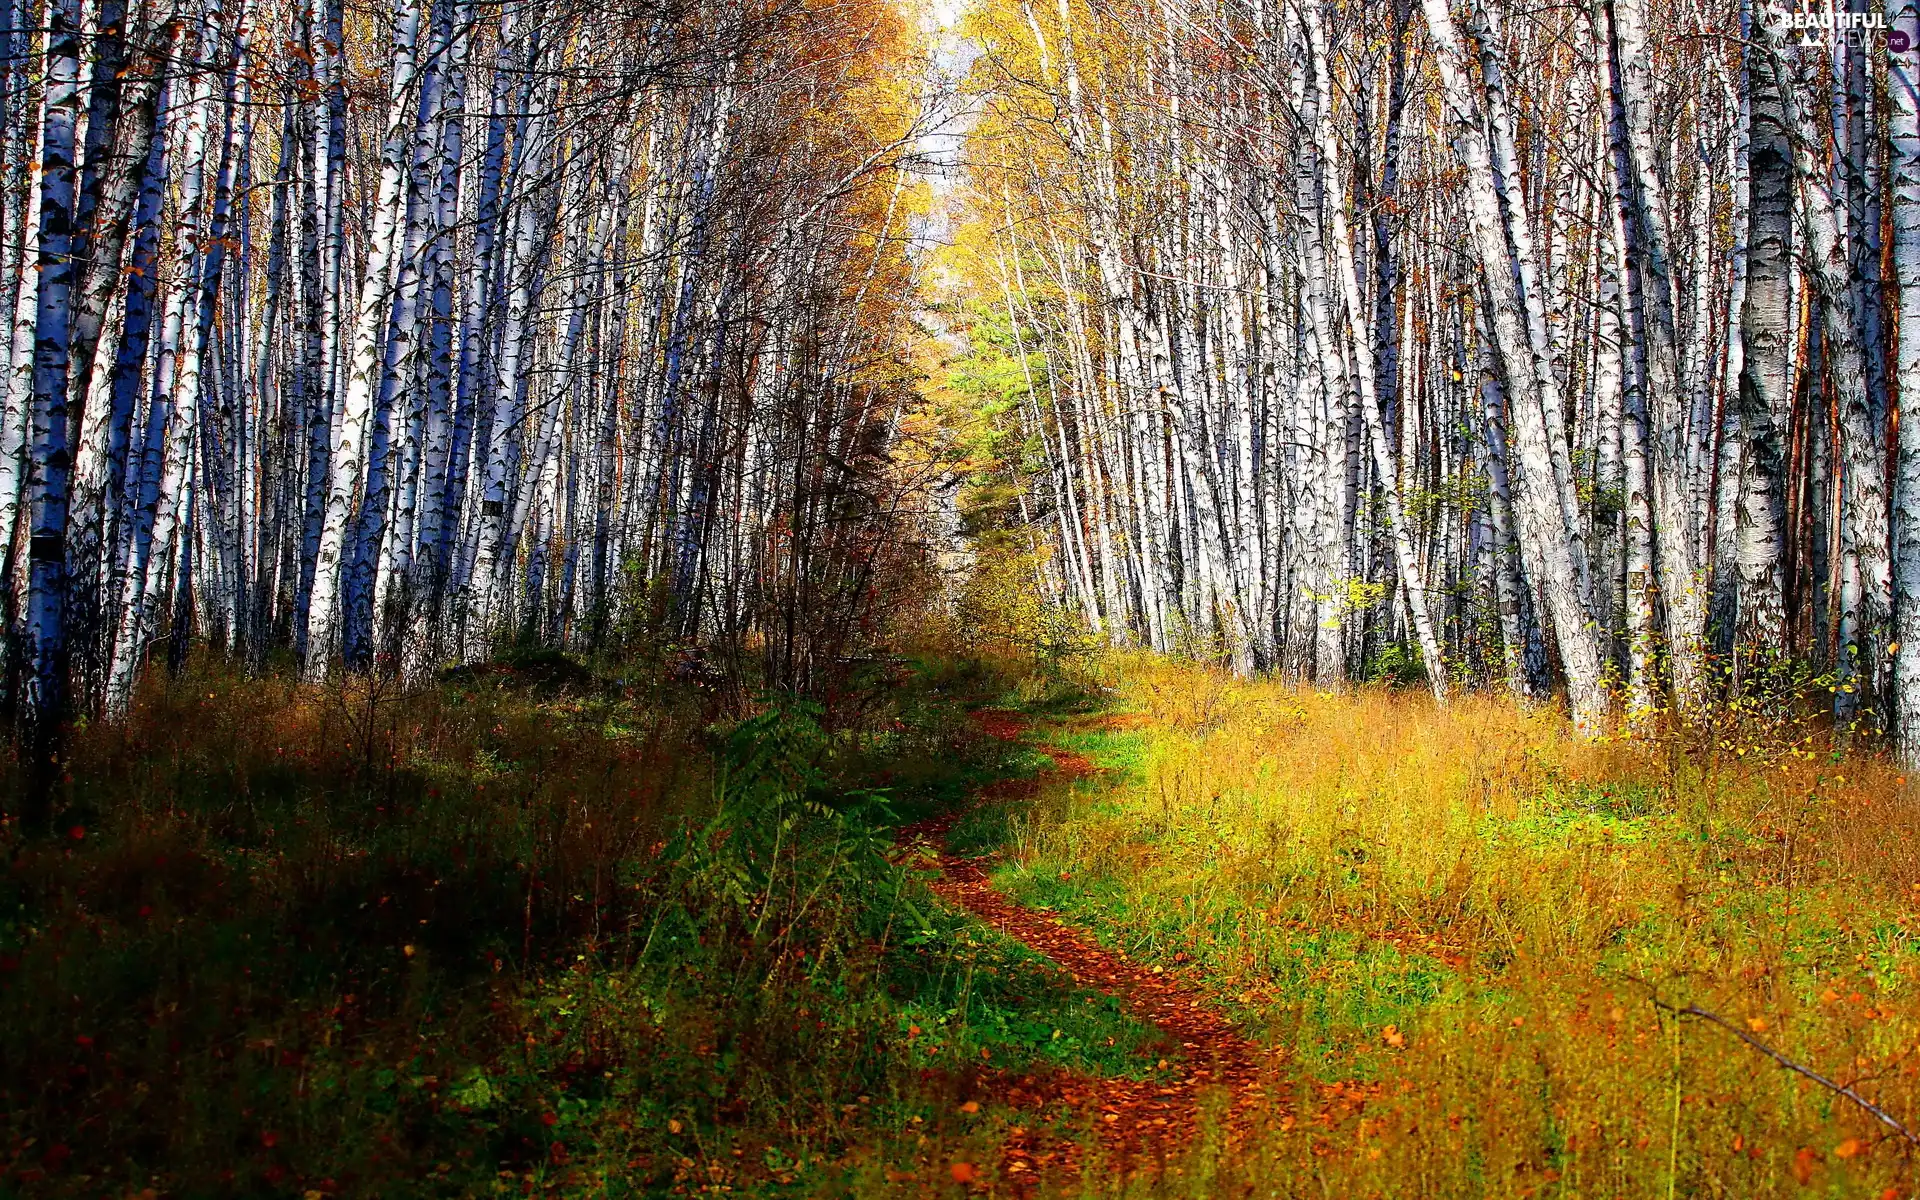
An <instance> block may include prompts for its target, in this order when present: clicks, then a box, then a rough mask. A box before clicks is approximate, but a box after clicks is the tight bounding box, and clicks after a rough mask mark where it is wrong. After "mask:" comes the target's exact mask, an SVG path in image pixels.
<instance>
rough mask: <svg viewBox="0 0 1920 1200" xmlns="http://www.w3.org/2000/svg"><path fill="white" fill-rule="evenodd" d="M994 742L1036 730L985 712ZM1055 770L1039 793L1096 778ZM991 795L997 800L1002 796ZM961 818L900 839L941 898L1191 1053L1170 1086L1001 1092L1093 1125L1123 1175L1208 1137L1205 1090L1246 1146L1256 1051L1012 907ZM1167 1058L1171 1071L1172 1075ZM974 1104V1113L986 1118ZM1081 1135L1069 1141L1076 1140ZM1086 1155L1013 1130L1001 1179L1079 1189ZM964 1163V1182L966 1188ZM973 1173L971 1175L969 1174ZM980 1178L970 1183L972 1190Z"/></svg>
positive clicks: (1077, 1084) (1187, 996) (1037, 1083)
mask: <svg viewBox="0 0 1920 1200" xmlns="http://www.w3.org/2000/svg"><path fill="white" fill-rule="evenodd" d="M975 719H976V720H977V721H978V722H979V723H980V728H981V730H982V731H983V732H985V733H987V734H988V735H990V736H993V737H998V738H1002V739H1005V740H1009V741H1011V740H1013V739H1015V738H1017V737H1019V736H1020V734H1021V732H1022V731H1023V730H1024V729H1025V721H1024V719H1023V718H1021V717H1020V715H1019V714H1017V713H1009V712H1003V711H999V710H983V711H981V712H979V713H976V714H975ZM1046 753H1047V754H1048V755H1049V756H1050V757H1052V759H1053V760H1054V767H1053V769H1052V770H1051V771H1049V772H1047V773H1046V774H1045V775H1044V776H1043V777H1042V779H1041V780H1036V781H1033V786H1034V787H1037V786H1038V785H1039V784H1040V783H1041V782H1044V781H1046V780H1048V779H1058V778H1060V777H1061V776H1067V777H1082V776H1086V775H1091V774H1093V773H1094V772H1095V771H1096V770H1097V768H1096V767H1095V766H1094V765H1093V764H1092V763H1090V762H1088V761H1087V760H1086V759H1085V758H1083V757H1081V756H1080V755H1077V754H1070V753H1068V752H1066V751H1060V750H1054V749H1050V748H1049V749H1047V750H1046ZM998 794H999V793H998V792H997V791H992V790H989V791H988V792H987V793H986V795H988V796H997V795H998ZM959 816H960V814H959V813H958V812H953V813H948V814H945V815H943V816H940V817H935V818H933V819H931V820H928V821H923V822H920V823H918V824H916V825H913V826H910V827H908V828H907V829H904V830H902V831H901V840H902V842H903V843H907V844H911V843H913V842H914V841H916V840H917V841H922V842H925V843H926V844H928V845H929V846H931V847H932V848H933V849H934V850H935V852H936V855H937V858H938V861H939V866H940V879H939V880H938V881H937V882H935V883H934V884H933V890H934V892H935V894H937V895H938V896H940V898H941V899H943V900H946V901H947V902H948V903H950V904H955V905H959V906H960V907H963V908H965V909H967V910H968V911H970V912H972V913H973V914H974V915H975V916H976V917H978V918H979V919H980V920H981V921H982V922H983V923H985V924H987V925H989V926H991V927H992V928H993V929H995V930H996V931H998V932H1000V933H1003V934H1005V935H1007V936H1008V937H1011V938H1014V939H1015V940H1017V941H1020V942H1022V943H1024V944H1026V945H1027V946H1028V947H1029V948H1030V949H1033V950H1035V951H1038V952H1039V953H1041V954H1043V955H1045V956H1046V957H1048V958H1050V959H1052V960H1053V962H1054V963H1055V964H1056V965H1057V966H1059V967H1060V968H1061V969H1062V970H1064V971H1065V972H1067V974H1068V975H1069V976H1070V977H1071V978H1072V980H1073V982H1075V983H1077V984H1080V985H1082V986H1086V987H1092V988H1097V989H1098V990H1100V991H1102V992H1105V993H1106V994H1107V995H1109V996H1114V997H1117V998H1118V999H1119V1000H1120V1002H1121V1004H1122V1005H1123V1006H1124V1007H1125V1008H1126V1009H1127V1011H1128V1012H1130V1013H1131V1014H1132V1015H1133V1016H1134V1017H1136V1018H1138V1019H1140V1020H1142V1021H1145V1022H1148V1023H1150V1024H1152V1025H1154V1026H1157V1027H1158V1028H1159V1029H1161V1030H1162V1031H1163V1032H1165V1033H1166V1035H1167V1036H1168V1038H1169V1039H1171V1040H1172V1041H1173V1042H1174V1043H1175V1044H1177V1045H1178V1046H1180V1047H1181V1050H1182V1052H1183V1053H1182V1054H1181V1055H1180V1056H1179V1057H1180V1058H1181V1059H1182V1060H1183V1061H1182V1063H1180V1064H1176V1066H1178V1067H1179V1069H1180V1073H1179V1075H1178V1076H1177V1077H1176V1078H1174V1079H1173V1080H1171V1081H1167V1082H1161V1081H1152V1080H1132V1079H1094V1078H1088V1077H1085V1076H1079V1075H1073V1074H1069V1073H1066V1072H1060V1073H1058V1074H1056V1075H1053V1076H1050V1077H1046V1078H1035V1077H1031V1076H1030V1077H1025V1078H1022V1079H1019V1080H1014V1081H1008V1082H1007V1083H1006V1085H1005V1086H1003V1087H1002V1088H1001V1089H1000V1092H1001V1095H1002V1096H1003V1098H1004V1099H1005V1100H1006V1101H1007V1102H1008V1103H1009V1104H1011V1105H1013V1106H1014V1107H1015V1108H1017V1109H1038V1110H1041V1111H1043V1112H1051V1113H1053V1114H1056V1116H1070V1115H1072V1114H1084V1115H1085V1116H1087V1117H1091V1116H1092V1114H1096V1113H1097V1114H1099V1115H1098V1117H1097V1118H1094V1126H1095V1129H1096V1130H1097V1132H1098V1136H1099V1140H1100V1144H1101V1146H1102V1148H1103V1149H1104V1150H1105V1151H1106V1152H1107V1154H1108V1155H1109V1156H1110V1158H1111V1160H1112V1163H1113V1166H1114V1168H1115V1169H1116V1170H1118V1171H1120V1172H1121V1173H1122V1174H1133V1173H1135V1172H1136V1171H1138V1170H1142V1169H1144V1170H1148V1171H1152V1170H1157V1169H1158V1166H1159V1165H1161V1164H1164V1163H1165V1161H1166V1159H1167V1157H1168V1156H1169V1155H1171V1154H1173V1153H1175V1152H1176V1151H1177V1150H1178V1149H1179V1148H1180V1147H1182V1146H1184V1145H1185V1144H1186V1143H1187V1142H1188V1141H1190V1140H1191V1139H1192V1138H1193V1137H1194V1136H1195V1134H1197V1133H1198V1131H1199V1099H1200V1094H1201V1092H1202V1091H1203V1090H1205V1089H1211V1088H1225V1089H1227V1091H1228V1093H1229V1100H1228V1113H1227V1121H1228V1126H1229V1137H1231V1138H1238V1137H1241V1136H1244V1133H1245V1130H1246V1128H1247V1126H1248V1125H1249V1123H1250V1122H1249V1119H1248V1118H1249V1116H1250V1113H1251V1110H1252V1109H1253V1108H1254V1107H1255V1106H1256V1105H1260V1104H1261V1103H1262V1101H1263V1099H1264V1096H1263V1088H1262V1085H1261V1082H1260V1072H1259V1067H1258V1058H1259V1054H1258V1052H1257V1051H1256V1049H1255V1047H1254V1046H1253V1044H1252V1043H1251V1042H1249V1041H1248V1040H1247V1039H1246V1037H1245V1036H1244V1035H1243V1034H1241V1033H1240V1031H1239V1030H1238V1029H1236V1028H1235V1027H1234V1026H1233V1025H1232V1024H1231V1023H1230V1022H1228V1021H1227V1020H1226V1018H1224V1017H1223V1016H1221V1015H1220V1014H1219V1013H1217V1012H1216V1011H1214V1009H1213V1008H1212V1006H1211V1005H1210V1003H1209V1002H1208V998H1207V996H1206V995H1205V993H1203V992H1202V991H1201V990H1200V989H1198V988H1197V987H1195V986H1194V985H1193V984H1192V983H1190V982H1188V981H1186V980H1184V979H1182V978H1181V976H1180V974H1179V973H1178V972H1168V971H1167V970H1166V968H1165V967H1163V966H1158V965H1156V966H1154V967H1152V968H1147V967H1143V966H1140V965H1139V964H1137V963H1133V962H1130V961H1128V960H1126V959H1124V958H1122V957H1120V956H1119V955H1116V954H1114V953H1112V952H1111V951H1108V950H1107V949H1105V948H1104V947H1102V946H1100V945H1099V944H1098V943H1096V942H1094V941H1093V939H1092V938H1090V937H1089V936H1087V935H1086V934H1085V933H1083V932H1081V931H1080V930H1078V929H1075V928H1073V927H1071V926H1069V925H1067V924H1065V923H1064V922H1063V921H1062V919H1061V918H1059V917H1056V916H1053V915H1051V914H1047V913H1040V912H1035V911H1034V910H1032V909H1029V908H1026V907H1024V906H1022V905H1020V904H1017V903H1015V902H1014V901H1012V900H1010V899H1008V898H1007V897H1006V896H1004V895H1002V894H1001V893H1000V892H999V891H998V890H996V889H995V888H994V887H993V885H992V884H991V883H990V882H989V881H988V878H987V871H986V866H987V865H988V864H987V863H986V862H985V861H984V860H980V859H968V858H962V857H960V856H958V855H954V854H951V853H949V852H948V851H947V850H946V838H947V834H948V833H949V832H950V831H951V829H952V828H953V825H954V823H955V821H956V820H958V818H959ZM1167 1065H1168V1064H1167V1060H1165V1059H1162V1060H1161V1062H1160V1066H1161V1067H1162V1068H1165V1067H1167ZM977 1108H978V1105H977V1104H972V1103H971V1102H969V1105H968V1106H963V1111H972V1110H974V1109H977ZM1072 1132H1073V1131H1072V1130H1071V1129H1070V1128H1062V1129H1061V1130H1060V1133H1061V1134H1063V1135H1070V1134H1071V1133H1072ZM1078 1149H1079V1148H1078V1146H1077V1144H1076V1143H1075V1142H1073V1141H1071V1140H1068V1139H1067V1137H1064V1136H1063V1137H1056V1138H1046V1137H1043V1136H1041V1135H1039V1134H1036V1133H1035V1132H1033V1131H1031V1130H1028V1129H1026V1128H1024V1127H1018V1126H1016V1127H1015V1128H1014V1129H1013V1130H1011V1131H1010V1133H1009V1136H1008V1139H1007V1142H1006V1144H1005V1146H1004V1147H1003V1148H1002V1172H1003V1175H1004V1177H1005V1178H1006V1179H1008V1180H1009V1181H1010V1182H1014V1183H1016V1184H1024V1185H1033V1184H1037V1183H1038V1182H1040V1180H1041V1178H1042V1177H1043V1176H1045V1177H1053V1176H1056V1175H1057V1176H1058V1177H1060V1178H1072V1177H1074V1176H1076V1175H1077V1174H1078V1172H1079V1164H1078V1162H1077V1161H1076V1160H1077V1156H1078ZM962 1165H967V1164H955V1166H954V1171H955V1175H954V1178H955V1179H956V1180H958V1181H960V1182H966V1181H967V1180H962V1179H960V1175H959V1170H960V1167H961V1166H962ZM972 1169H973V1168H972V1167H971V1166H970V1165H969V1166H968V1170H969V1171H971V1170H972ZM973 1178H975V1176H974V1175H971V1174H969V1175H968V1177H967V1179H973Z"/></svg>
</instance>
